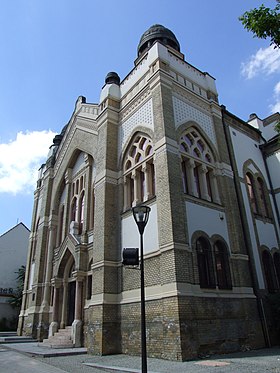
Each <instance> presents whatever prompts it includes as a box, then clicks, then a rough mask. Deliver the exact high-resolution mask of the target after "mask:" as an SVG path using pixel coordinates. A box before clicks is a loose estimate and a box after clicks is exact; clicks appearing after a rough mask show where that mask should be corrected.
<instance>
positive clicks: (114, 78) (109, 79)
mask: <svg viewBox="0 0 280 373" xmlns="http://www.w3.org/2000/svg"><path fill="white" fill-rule="evenodd" d="M120 81H121V80H120V77H119V76H118V74H117V73H115V72H114V71H111V72H109V73H108V74H107V75H106V77H105V84H117V85H120Z"/></svg>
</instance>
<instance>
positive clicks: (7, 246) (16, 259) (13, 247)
mask: <svg viewBox="0 0 280 373" xmlns="http://www.w3.org/2000/svg"><path fill="white" fill-rule="evenodd" d="M29 234H30V232H29V230H28V229H27V228H26V227H25V226H24V225H23V224H22V223H20V224H18V225H16V226H15V227H14V228H12V229H10V230H9V231H8V232H6V233H4V234H3V235H1V236H0V257H1V261H0V288H1V289H13V290H15V289H16V287H17V281H16V278H17V274H16V273H15V272H17V271H18V269H19V268H20V267H21V266H22V265H24V266H25V265H26V261H27V251H28V243H29ZM1 289H0V303H2V304H0V318H1V317H7V314H10V316H12V315H13V314H14V312H13V310H12V308H11V306H10V305H8V304H7V300H8V299H9V298H8V297H5V296H3V295H1V293H2V294H3V290H1ZM8 291H9V290H8ZM4 304H5V305H4ZM9 310H10V311H9ZM8 311H9V312H10V313H9V312H8Z"/></svg>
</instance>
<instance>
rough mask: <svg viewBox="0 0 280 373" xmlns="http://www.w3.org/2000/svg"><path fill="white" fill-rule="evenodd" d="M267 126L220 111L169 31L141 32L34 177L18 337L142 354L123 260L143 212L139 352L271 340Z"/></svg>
mask: <svg viewBox="0 0 280 373" xmlns="http://www.w3.org/2000/svg"><path fill="white" fill-rule="evenodd" d="M237 99H238V98H237ZM279 120H280V115H279V113H276V114H273V115H271V116H269V117H268V118H264V119H261V118H259V117H258V116H257V115H256V114H251V115H250V118H249V120H248V121H244V120H242V119H240V118H238V117H236V116H235V115H234V114H232V113H231V112H229V111H228V110H227V108H226V107H225V106H223V105H220V104H219V101H218V92H217V89H216V84H215V79H214V78H213V77H212V76H211V75H210V74H209V73H206V72H203V71H200V70H199V69H198V68H197V67H194V66H192V65H191V64H189V63H188V62H187V61H186V60H185V57H184V54H183V53H182V52H181V50H180V44H179V41H178V40H177V38H176V36H175V35H174V33H173V32H172V31H170V30H169V29H167V28H165V27H164V26H161V25H154V26H152V27H150V28H149V29H148V30H147V31H146V32H144V34H143V35H142V37H141V39H140V42H139V44H138V50H137V58H136V60H135V62H134V67H133V68H132V70H131V71H130V72H129V73H128V75H127V76H126V77H125V78H124V79H122V80H121V79H120V77H119V76H118V74H117V73H116V72H110V73H108V75H107V76H106V78H105V84H104V86H103V87H102V88H101V89H100V101H99V102H98V103H96V104H92V103H88V102H87V101H86V98H85V97H82V96H80V97H79V98H78V99H77V102H76V105H75V109H74V112H73V114H72V116H71V118H70V120H69V122H68V124H67V125H66V126H65V127H64V128H63V129H62V131H61V133H60V134H58V135H56V136H55V138H54V140H53V144H52V145H51V147H50V151H49V155H48V158H47V159H46V163H45V164H43V165H42V166H41V168H40V170H39V177H38V181H37V188H36V190H35V194H34V209H33V218H32V227H31V235H30V242H29V253H28V261H27V267H26V268H27V269H26V271H27V274H26V281H25V287H24V294H23V303H22V309H21V313H20V317H19V325H18V333H19V334H20V335H32V336H33V337H34V338H37V339H38V340H39V341H44V342H43V343H45V344H46V345H50V346H53V347H58V346H59V345H61V346H62V347H64V346H72V347H80V346H85V347H86V348H87V349H88V352H89V353H92V354H98V355H100V354H116V353H125V354H133V355H137V354H140V351H141V347H140V341H141V331H140V312H141V309H140V271H139V270H137V269H136V268H131V267H129V266H124V265H123V264H122V252H123V249H124V248H136V247H139V233H138V228H137V225H136V224H135V221H134V218H133V214H132V211H131V208H132V207H134V206H137V205H139V204H144V205H147V206H149V207H150V209H151V211H150V215H149V221H148V223H147V225H146V228H145V232H144V263H145V297H146V334H147V353H148V356H150V357H157V358H165V359H172V360H187V359H190V358H194V357H197V356H198V355H199V354H203V353H214V352H229V351H238V350H241V349H244V348H260V347H264V346H271V345H272V344H273V343H276V341H277V336H276V335H275V330H276V328H275V324H274V323H273V321H274V317H273V309H272V308H271V306H270V302H269V299H270V296H274V295H275V294H276V293H277V292H278V291H279V289H280V241H279V234H280V231H279V221H280V218H279V206H280V172H279V162H280V145H279V141H278V134H277V132H276V131H275V129H274V128H275V124H276V123H277V122H278V121H279ZM59 336H61V338H58V337H59ZM62 336H64V337H65V338H62Z"/></svg>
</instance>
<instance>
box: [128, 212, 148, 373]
mask: <svg viewBox="0 0 280 373" xmlns="http://www.w3.org/2000/svg"><path fill="white" fill-rule="evenodd" d="M150 211H151V209H150V207H148V206H144V205H140V206H135V207H133V208H132V212H133V217H134V220H135V222H136V224H137V227H138V230H139V233H140V276H141V355H142V373H147V371H148V370H147V346H146V314H145V282H144V254H143V233H144V230H145V227H146V224H147V222H148V219H149V213H150Z"/></svg>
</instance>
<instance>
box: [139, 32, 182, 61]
mask: <svg viewBox="0 0 280 373" xmlns="http://www.w3.org/2000/svg"><path fill="white" fill-rule="evenodd" d="M156 41H160V42H162V43H163V44H164V45H169V46H170V47H172V48H174V49H175V50H177V51H178V52H180V44H179V42H178V40H177V38H176V36H175V35H174V34H173V32H172V31H171V30H169V29H168V28H166V27H164V26H162V25H153V26H151V27H150V28H149V29H148V30H147V31H145V32H144V34H143V35H142V36H141V39H140V42H139V44H138V57H139V56H141V54H143V53H144V52H145V51H146V50H147V49H148V48H150V47H151V46H152V45H153V44H154V42H156Z"/></svg>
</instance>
